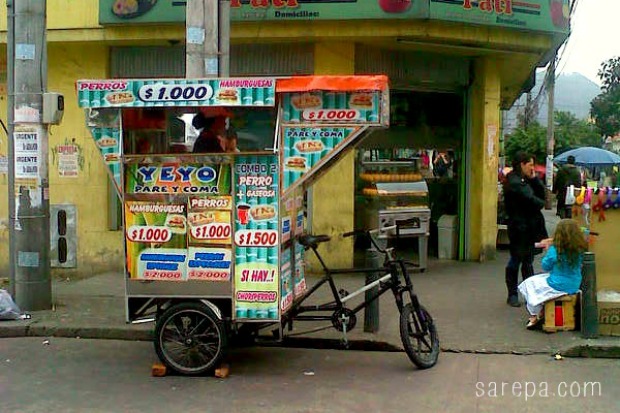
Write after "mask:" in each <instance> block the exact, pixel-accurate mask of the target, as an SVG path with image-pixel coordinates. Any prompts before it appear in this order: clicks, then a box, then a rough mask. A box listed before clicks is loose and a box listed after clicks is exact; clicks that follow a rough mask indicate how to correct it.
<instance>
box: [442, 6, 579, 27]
mask: <svg viewBox="0 0 620 413" xmlns="http://www.w3.org/2000/svg"><path fill="white" fill-rule="evenodd" d="M430 2H431V3H430V18H431V19H436V20H449V21H457V22H464V23H472V24H481V25H486V26H503V27H510V28H514V29H523V30H528V31H546V32H556V33H568V23H569V21H568V18H569V10H570V6H569V2H568V0H530V1H526V2H524V1H517V0H430Z"/></svg>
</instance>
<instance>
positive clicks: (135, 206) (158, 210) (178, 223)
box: [125, 201, 205, 281]
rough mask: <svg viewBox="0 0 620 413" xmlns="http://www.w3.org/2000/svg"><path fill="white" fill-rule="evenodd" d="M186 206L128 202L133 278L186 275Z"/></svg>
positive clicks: (165, 278)
mask: <svg viewBox="0 0 620 413" xmlns="http://www.w3.org/2000/svg"><path fill="white" fill-rule="evenodd" d="M186 208H187V206H186V205H185V204H168V203H163V202H144V201H127V202H125V228H126V230H125V245H126V256H127V271H128V272H129V277H130V278H131V279H138V280H158V281H185V280H186V279H187V271H186V267H187V259H188V254H187V253H188V251H187V214H186ZM193 258H194V260H197V259H202V258H205V257H196V256H194V257H193Z"/></svg>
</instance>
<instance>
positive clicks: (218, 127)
mask: <svg viewBox="0 0 620 413" xmlns="http://www.w3.org/2000/svg"><path fill="white" fill-rule="evenodd" d="M192 126H193V127H194V128H195V129H198V130H200V135H198V138H197V139H196V142H194V149H193V150H192V152H193V153H222V152H224V144H223V142H222V138H221V137H222V136H225V134H226V117H225V116H214V117H206V116H205V115H204V114H203V113H202V112H198V113H197V114H196V115H195V116H194V118H193V119H192Z"/></svg>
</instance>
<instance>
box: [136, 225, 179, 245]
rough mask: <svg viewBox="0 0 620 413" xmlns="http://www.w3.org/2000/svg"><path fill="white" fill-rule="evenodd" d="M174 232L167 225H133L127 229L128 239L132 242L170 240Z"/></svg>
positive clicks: (162, 241)
mask: <svg viewBox="0 0 620 413" xmlns="http://www.w3.org/2000/svg"><path fill="white" fill-rule="evenodd" d="M170 238H172V232H171V231H170V229H168V228H167V227H154V226H144V227H142V226H137V225H134V226H131V227H129V230H127V239H128V240H129V241H132V242H161V243H164V242H168V241H170Z"/></svg>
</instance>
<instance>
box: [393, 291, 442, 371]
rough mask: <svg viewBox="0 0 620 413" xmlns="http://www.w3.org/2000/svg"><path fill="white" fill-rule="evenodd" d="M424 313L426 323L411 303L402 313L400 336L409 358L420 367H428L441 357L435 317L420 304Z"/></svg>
mask: <svg viewBox="0 0 620 413" xmlns="http://www.w3.org/2000/svg"><path fill="white" fill-rule="evenodd" d="M420 311H421V312H422V314H423V315H424V319H425V321H424V324H426V325H425V326H423V325H422V324H423V323H422V320H421V319H420V317H419V315H418V314H417V313H416V311H415V310H414V309H413V304H411V303H409V304H407V305H406V306H404V307H403V310H402V311H401V313H400V338H401V340H402V341H403V347H404V348H405V352H406V353H407V356H409V359H410V360H411V361H412V362H413V364H415V365H416V366H417V367H418V368H420V369H428V368H430V367H433V366H434V365H435V364H436V363H437V359H438V358H439V337H438V336H437V329H436V328H435V323H434V322H433V318H432V317H431V315H430V314H429V313H428V311H426V309H425V308H424V307H422V306H420Z"/></svg>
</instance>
